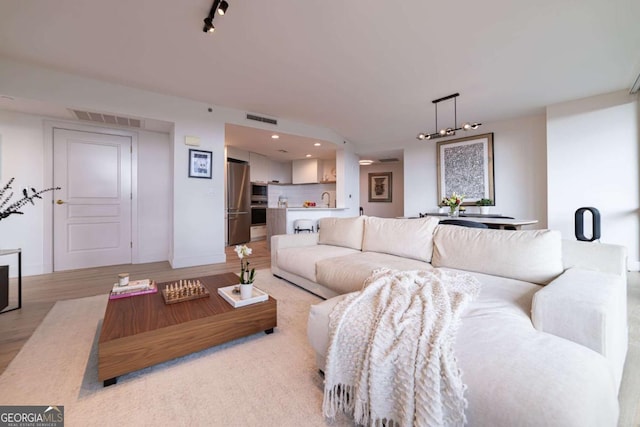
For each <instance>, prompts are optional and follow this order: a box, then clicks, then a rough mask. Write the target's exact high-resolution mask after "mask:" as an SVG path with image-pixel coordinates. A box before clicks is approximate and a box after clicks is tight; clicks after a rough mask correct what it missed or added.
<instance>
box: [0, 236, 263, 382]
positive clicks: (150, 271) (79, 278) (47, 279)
mask: <svg viewBox="0 0 640 427" xmlns="http://www.w3.org/2000/svg"><path fill="white" fill-rule="evenodd" d="M248 246H249V247H251V249H253V253H252V255H251V257H250V258H249V260H250V262H251V265H250V266H251V267H252V268H255V269H256V270H259V269H262V268H269V267H270V266H271V255H270V253H269V250H268V249H267V243H266V240H261V241H257V242H251V243H250V244H249V245H248ZM225 252H226V255H227V262H226V263H223V264H211V265H204V266H198V267H188V268H178V269H172V268H171V265H169V262H166V261H165V262H153V263H148V264H126V265H116V266H109V267H98V268H87V269H82V270H71V271H63V272H58V273H51V274H42V275H39V276H27V277H23V278H22V309H21V310H15V311H11V312H8V313H4V314H1V315H0V374H1V373H2V372H4V370H5V369H6V368H7V366H8V365H9V363H10V362H11V360H13V358H14V357H15V356H16V355H17V354H18V352H19V351H20V349H21V348H22V346H23V345H24V343H25V342H27V340H28V339H29V337H31V334H33V332H34V331H35V330H36V328H37V327H38V325H39V324H40V323H41V322H42V320H43V319H44V317H45V316H46V315H47V313H48V312H49V310H51V307H53V305H54V304H55V303H56V302H57V301H59V300H65V299H73V298H83V297H89V296H93V295H100V294H106V293H108V292H109V291H110V290H111V287H112V286H113V284H114V283H115V282H116V281H117V275H118V273H122V272H127V273H129V274H130V277H131V278H132V279H145V278H150V279H153V280H155V281H156V282H166V281H170V280H177V279H186V278H189V277H197V276H208V275H212V274H219V273H227V272H233V273H238V272H239V271H240V260H239V259H238V256H237V255H236V253H235V252H234V251H233V246H230V247H227V248H226V250H225ZM12 291H13V289H12Z"/></svg>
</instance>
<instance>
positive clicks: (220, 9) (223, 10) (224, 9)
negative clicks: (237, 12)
mask: <svg viewBox="0 0 640 427" xmlns="http://www.w3.org/2000/svg"><path fill="white" fill-rule="evenodd" d="M228 7H229V3H227V2H226V0H222V1H221V2H220V6H218V13H219V14H220V15H224V14H225V13H227V8H228Z"/></svg>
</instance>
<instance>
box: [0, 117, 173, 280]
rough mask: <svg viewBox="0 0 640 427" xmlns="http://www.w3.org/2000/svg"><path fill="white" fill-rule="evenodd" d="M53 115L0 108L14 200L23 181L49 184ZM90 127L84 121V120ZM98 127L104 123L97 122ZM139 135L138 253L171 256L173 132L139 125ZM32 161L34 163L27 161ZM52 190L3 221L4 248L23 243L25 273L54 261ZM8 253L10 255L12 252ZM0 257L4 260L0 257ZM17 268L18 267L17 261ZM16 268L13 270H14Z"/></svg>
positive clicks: (1, 155) (0, 179)
mask: <svg viewBox="0 0 640 427" xmlns="http://www.w3.org/2000/svg"><path fill="white" fill-rule="evenodd" d="M49 120H50V119H49V118H46V117H42V116H36V115H30V114H23V113H16V112H11V111H5V110H0V136H1V138H2V140H3V144H2V147H1V148H0V164H1V165H2V167H0V171H1V175H0V185H4V184H6V182H7V181H8V180H9V179H10V178H11V177H15V178H16V180H15V181H14V189H13V191H14V193H15V196H14V197H13V198H12V201H16V200H18V199H19V198H20V193H21V191H22V188H24V187H34V188H36V189H38V190H40V189H43V188H45V187H46V186H47V185H48V183H47V182H46V181H47V180H46V179H45V176H44V173H43V171H44V170H45V169H46V168H45V167H44V162H45V154H44V153H45V151H46V150H45V149H44V144H45V142H44V139H43V132H44V127H45V125H44V123H45V121H49ZM80 126H82V127H83V128H86V125H85V124H80ZM94 130H95V131H97V132H100V131H103V130H104V128H99V127H96V128H95V129H94ZM135 133H136V134H137V135H138V138H137V139H138V153H137V155H138V156H137V158H138V164H137V168H138V182H137V202H138V210H137V220H138V221H137V223H138V236H137V241H136V242H137V244H138V246H137V248H136V250H137V254H138V260H139V262H153V261H166V260H168V259H169V248H170V237H171V235H170V230H171V166H170V146H169V135H168V134H162V133H157V132H147V131H142V130H139V131H136V132H135ZM26 165H32V166H26ZM51 197H52V196H51V193H46V194H45V198H44V199H43V200H39V201H36V205H35V206H32V205H27V206H25V207H24V208H23V209H22V212H23V213H24V215H12V216H10V217H8V218H5V219H4V220H2V221H0V248H17V247H21V248H22V249H23V262H22V263H23V269H24V270H23V274H24V275H32V274H42V273H44V272H46V271H48V270H47V269H48V268H50V267H46V266H50V264H51V260H50V259H47V257H46V256H45V254H47V253H48V252H49V251H47V247H46V245H47V244H48V242H50V241H51V240H50V239H49V240H47V239H44V238H43V236H44V234H45V228H46V227H45V224H46V222H47V221H45V219H46V217H45V215H46V214H47V212H49V214H50V212H51V211H50V209H47V204H49V205H50V203H51ZM7 259H9V258H7ZM0 262H2V261H1V260H0ZM12 270H13V267H12ZM13 273H14V271H12V274H13Z"/></svg>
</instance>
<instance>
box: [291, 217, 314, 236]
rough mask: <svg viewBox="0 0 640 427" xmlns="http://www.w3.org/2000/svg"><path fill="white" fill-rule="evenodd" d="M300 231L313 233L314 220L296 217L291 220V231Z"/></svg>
mask: <svg viewBox="0 0 640 427" xmlns="http://www.w3.org/2000/svg"><path fill="white" fill-rule="evenodd" d="M301 231H308V232H310V233H313V231H314V221H313V220H311V219H296V220H295V221H293V232H294V233H296V234H297V233H300V232H301Z"/></svg>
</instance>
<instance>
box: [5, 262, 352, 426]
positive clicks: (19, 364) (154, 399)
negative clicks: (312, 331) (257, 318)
mask: <svg viewBox="0 0 640 427" xmlns="http://www.w3.org/2000/svg"><path fill="white" fill-rule="evenodd" d="M257 277H258V278H257V281H256V285H257V286H258V287H259V288H261V289H263V290H265V291H267V292H268V293H269V294H271V295H272V296H273V297H274V298H275V299H276V300H278V327H277V328H276V329H275V331H274V333H273V334H271V335H266V334H264V333H259V334H255V335H252V336H250V337H246V338H242V339H239V340H235V341H232V342H230V343H227V344H223V345H220V346H217V347H214V348H211V349H207V350H204V351H201V352H199V353H195V354H192V355H189V356H185V357H181V358H179V359H174V360H172V361H169V362H166V363H163V364H160V365H156V366H153V367H150V368H146V369H143V370H140V371H137V372H134V373H131V374H127V375H124V376H121V377H119V378H118V383H117V384H116V385H113V386H110V387H103V385H102V382H101V381H98V377H97V343H98V336H99V333H100V328H101V325H102V318H103V315H104V311H105V308H106V304H107V299H108V297H107V295H99V296H95V297H89V298H81V299H75V300H67V301H60V302H58V303H56V304H55V306H54V307H53V308H52V309H51V311H50V312H49V314H48V315H47V316H46V318H45V319H44V320H43V322H42V324H41V325H40V326H39V327H38V329H37V330H36V331H35V332H34V334H33V335H32V336H31V338H30V339H29V341H28V342H27V343H26V344H25V345H24V347H23V348H22V350H21V351H20V353H19V354H18V355H17V356H16V357H15V359H14V360H13V361H12V362H11V364H10V365H9V367H8V368H7V369H6V371H5V372H4V374H3V375H2V377H0V404H1V405H64V408H65V422H66V425H67V426H110V425H114V426H115V425H118V426H134V425H135V426H146V425H154V426H158V425H177V426H187V425H188V426H218V425H226V426H325V425H328V423H327V422H325V420H324V418H323V416H322V398H323V395H322V390H323V384H322V378H321V377H320V376H319V374H318V371H317V368H316V366H315V356H314V352H313V350H312V348H311V347H310V345H309V344H308V342H307V337H306V327H307V316H308V313H309V306H310V305H311V304H315V303H317V302H319V301H320V298H318V297H315V296H313V295H311V294H309V293H308V292H306V291H303V290H301V289H299V288H297V287H295V286H294V285H291V284H289V283H287V282H285V281H282V280H279V279H277V278H275V277H273V276H272V275H271V272H270V271H269V270H261V271H259V272H258V276H257ZM331 425H332V426H336V425H337V426H340V425H351V423H350V422H349V421H348V419H346V418H344V417H343V418H338V419H337V420H336V421H335V422H333V423H331Z"/></svg>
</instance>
